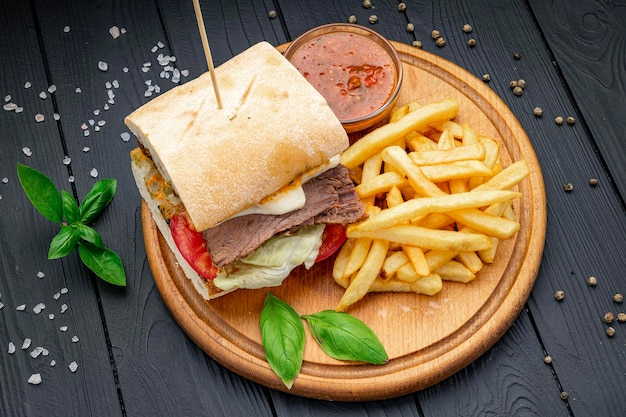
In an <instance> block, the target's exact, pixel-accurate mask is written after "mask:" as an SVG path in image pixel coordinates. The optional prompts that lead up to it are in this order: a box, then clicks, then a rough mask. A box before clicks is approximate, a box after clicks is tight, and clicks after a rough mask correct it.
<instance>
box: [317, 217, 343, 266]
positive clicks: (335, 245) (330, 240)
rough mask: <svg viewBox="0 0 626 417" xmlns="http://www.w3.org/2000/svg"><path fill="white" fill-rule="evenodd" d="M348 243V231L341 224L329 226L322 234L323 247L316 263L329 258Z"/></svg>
mask: <svg viewBox="0 0 626 417" xmlns="http://www.w3.org/2000/svg"><path fill="white" fill-rule="evenodd" d="M345 241H346V229H345V228H344V227H343V226H342V225H340V224H327V225H326V227H325V228H324V232H323V233H322V246H321V247H320V250H319V253H318V254H317V258H316V259H315V262H316V263H317V262H321V261H323V260H324V259H326V258H329V257H330V256H331V255H332V254H334V253H335V252H337V250H338V249H339V248H340V247H341V245H343V243H344V242H345Z"/></svg>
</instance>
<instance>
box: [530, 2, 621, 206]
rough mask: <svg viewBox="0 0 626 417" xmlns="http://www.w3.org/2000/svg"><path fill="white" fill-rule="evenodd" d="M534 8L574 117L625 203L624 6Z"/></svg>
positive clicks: (543, 4) (536, 4) (558, 4)
mask: <svg viewBox="0 0 626 417" xmlns="http://www.w3.org/2000/svg"><path fill="white" fill-rule="evenodd" d="M530 4H531V8H532V10H533V13H534V15H535V16H536V18H537V23H538V24H539V26H540V28H541V30H542V32H543V34H544V37H545V41H546V43H547V45H548V47H549V48H550V50H551V51H552V53H553V54H554V57H551V58H552V59H554V65H555V67H556V68H557V69H558V71H559V73H560V75H561V76H562V77H563V79H564V80H565V81H566V82H567V84H568V91H567V92H568V94H571V96H572V97H573V100H574V101H575V104H576V108H575V111H576V113H575V114H573V115H574V116H576V117H578V118H579V119H580V122H582V123H585V124H586V125H587V126H588V128H589V130H590V133H591V135H590V137H589V141H590V142H591V143H592V145H593V147H594V148H597V149H598V150H599V152H600V153H601V155H602V158H603V159H604V161H605V162H606V164H607V167H608V169H609V170H610V172H611V176H612V177H613V180H614V181H615V186H616V187H617V189H618V190H619V192H620V194H621V195H622V199H624V196H626V165H624V155H626V143H625V142H624V140H623V139H622V138H623V130H624V129H623V122H622V120H623V117H624V116H623V109H624V108H626V97H625V96H624V89H625V88H626V87H625V85H626V76H625V72H624V59H623V49H624V34H625V33H626V29H625V28H624V21H625V20H626V13H625V11H624V10H625V9H624V4H623V3H620V2H601V1H586V2H583V1H581V2H578V4H577V5H576V7H572V4H571V2H568V1H562V0H561V1H554V2H549V3H547V2H542V1H531V2H530Z"/></svg>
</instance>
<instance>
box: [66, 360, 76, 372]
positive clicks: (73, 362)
mask: <svg viewBox="0 0 626 417" xmlns="http://www.w3.org/2000/svg"><path fill="white" fill-rule="evenodd" d="M67 367H68V368H70V371H71V372H72V373H74V372H76V370H77V369H78V364H77V363H76V361H72V362H71V363H70V364H69V365H68V366H67Z"/></svg>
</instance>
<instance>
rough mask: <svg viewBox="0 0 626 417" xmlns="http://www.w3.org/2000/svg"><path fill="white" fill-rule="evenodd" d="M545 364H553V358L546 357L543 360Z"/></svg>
mask: <svg viewBox="0 0 626 417" xmlns="http://www.w3.org/2000/svg"><path fill="white" fill-rule="evenodd" d="M543 362H544V363H547V364H548V365H550V364H551V363H552V356H550V355H548V356H546V357H545V358H543Z"/></svg>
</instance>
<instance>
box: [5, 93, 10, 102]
mask: <svg viewBox="0 0 626 417" xmlns="http://www.w3.org/2000/svg"><path fill="white" fill-rule="evenodd" d="M4 101H7V102H8V101H11V95H10V94H7V95H6V96H4Z"/></svg>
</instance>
